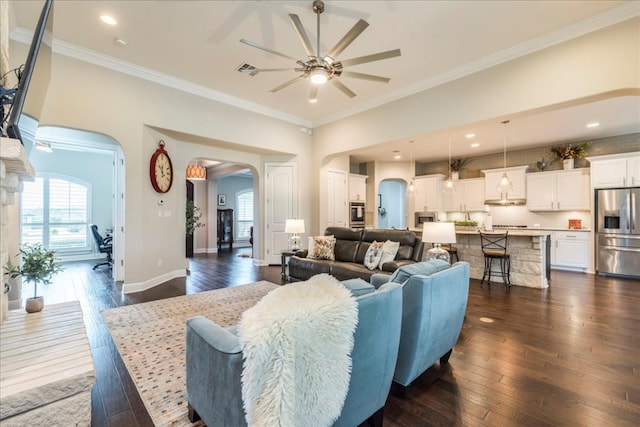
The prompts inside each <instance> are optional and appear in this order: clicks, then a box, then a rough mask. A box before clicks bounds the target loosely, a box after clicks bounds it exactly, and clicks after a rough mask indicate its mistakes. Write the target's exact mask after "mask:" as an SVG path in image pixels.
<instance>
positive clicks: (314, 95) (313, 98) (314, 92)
mask: <svg viewBox="0 0 640 427" xmlns="http://www.w3.org/2000/svg"><path fill="white" fill-rule="evenodd" d="M309 102H318V85H313V84H312V85H311V93H310V94H309Z"/></svg>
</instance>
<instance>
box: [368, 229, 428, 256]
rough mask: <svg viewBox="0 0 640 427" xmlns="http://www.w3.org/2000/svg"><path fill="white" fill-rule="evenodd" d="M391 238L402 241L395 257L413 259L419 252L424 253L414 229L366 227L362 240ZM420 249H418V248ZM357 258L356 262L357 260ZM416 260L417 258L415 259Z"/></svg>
mask: <svg viewBox="0 0 640 427" xmlns="http://www.w3.org/2000/svg"><path fill="white" fill-rule="evenodd" d="M374 240H375V241H385V240H391V241H393V242H400V247H399V248H398V252H397V253H396V257H395V259H413V258H414V255H417V253H418V252H420V253H422V252H421V251H420V250H419V248H417V247H416V246H417V245H421V244H422V243H421V242H419V241H418V240H419V239H418V237H417V236H416V234H415V233H414V232H413V231H409V230H387V229H373V230H370V229H365V230H364V232H363V234H362V242H363V243H364V242H373V241H374ZM416 249H418V250H416ZM357 261H358V260H357V258H356V262H357ZM414 261H415V259H414Z"/></svg>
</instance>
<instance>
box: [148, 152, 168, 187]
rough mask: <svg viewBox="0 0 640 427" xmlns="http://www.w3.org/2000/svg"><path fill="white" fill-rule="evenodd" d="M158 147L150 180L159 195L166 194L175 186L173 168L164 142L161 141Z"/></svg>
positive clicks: (152, 157) (153, 159)
mask: <svg viewBox="0 0 640 427" xmlns="http://www.w3.org/2000/svg"><path fill="white" fill-rule="evenodd" d="M158 146H159V147H158V149H157V150H156V151H155V152H154V153H153V155H152V156H151V163H150V165H149V178H151V185H152V186H153V189H154V190H156V191H157V192H158V193H166V192H167V191H169V189H170V188H171V184H173V166H172V165H171V159H170V158H169V154H168V153H167V152H166V151H165V149H164V141H163V140H160V142H159V143H158Z"/></svg>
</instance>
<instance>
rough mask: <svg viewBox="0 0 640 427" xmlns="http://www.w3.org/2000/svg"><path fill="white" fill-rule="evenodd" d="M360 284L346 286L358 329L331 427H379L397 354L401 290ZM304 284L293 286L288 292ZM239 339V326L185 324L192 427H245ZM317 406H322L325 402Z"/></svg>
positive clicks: (197, 320)
mask: <svg viewBox="0 0 640 427" xmlns="http://www.w3.org/2000/svg"><path fill="white" fill-rule="evenodd" d="M360 282H362V283H361V284H362V285H364V286H360V283H358V282H355V283H353V284H352V285H351V286H349V284H348V283H347V284H345V287H346V288H347V289H349V290H350V291H351V294H352V295H353V297H354V298H355V301H356V303H357V326H356V328H355V332H354V334H353V350H352V351H351V361H352V363H351V370H350V380H349V383H348V390H347V392H346V397H345V400H344V405H343V406H342V410H341V412H340V415H339V416H338V418H337V419H336V420H335V422H334V423H333V426H341V427H342V426H344V427H353V426H357V425H359V424H361V423H363V422H364V421H365V420H368V421H369V422H370V423H371V424H370V425H377V426H381V425H382V417H383V408H384V405H385V402H386V400H387V397H388V394H389V391H390V388H391V383H392V378H393V372H394V368H395V365H396V358H397V355H398V344H399V337H400V328H401V325H400V322H401V317H402V313H401V310H402V290H401V288H400V285H399V284H397V283H387V284H384V285H382V286H380V287H379V288H378V289H374V288H373V287H372V286H371V285H370V284H368V283H364V282H363V281H360ZM306 284H307V283H295V284H292V285H289V286H287V288H289V287H296V286H304V285H306ZM274 292H275V291H274ZM318 295H322V294H320V293H319V294H318ZM279 296H280V295H278V297H279ZM279 307H280V306H278V307H275V309H276V310H277V309H278V308H279ZM306 323H310V322H306ZM274 327H275V328H278V329H283V326H282V325H281V324H280V323H278V322H274ZM238 335H239V330H238V327H230V328H222V327H220V326H218V325H216V324H215V323H213V322H211V321H210V320H208V319H206V318H205V317H202V316H198V317H194V318H191V319H189V320H188V321H187V325H186V388H187V401H188V406H189V419H190V420H191V421H192V422H195V421H196V420H198V419H202V420H203V421H204V422H205V423H206V424H207V426H210V427H215V426H238V427H240V426H246V425H247V422H246V420H245V408H243V392H242V382H241V381H242V378H244V377H243V360H244V359H243V345H242V343H241V338H240V337H239V336H238ZM245 363H246V362H245ZM292 387H293V386H292ZM296 393H299V392H292V393H289V396H288V397H287V399H295V398H296V396H297V394H296ZM289 403H290V402H288V403H287V404H289ZM317 404H318V405H323V402H321V401H318V402H317ZM285 407H289V406H287V405H285ZM293 407H295V405H294V406H293ZM320 409H321V408H320ZM312 421H313V420H309V424H308V425H313V424H314V423H313V422H312Z"/></svg>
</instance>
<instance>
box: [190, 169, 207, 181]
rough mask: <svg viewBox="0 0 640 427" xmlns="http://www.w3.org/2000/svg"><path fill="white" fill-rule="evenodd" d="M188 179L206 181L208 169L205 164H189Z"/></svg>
mask: <svg viewBox="0 0 640 427" xmlns="http://www.w3.org/2000/svg"><path fill="white" fill-rule="evenodd" d="M187 179H190V180H192V181H204V180H205V179H207V169H206V168H205V167H204V166H187Z"/></svg>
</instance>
